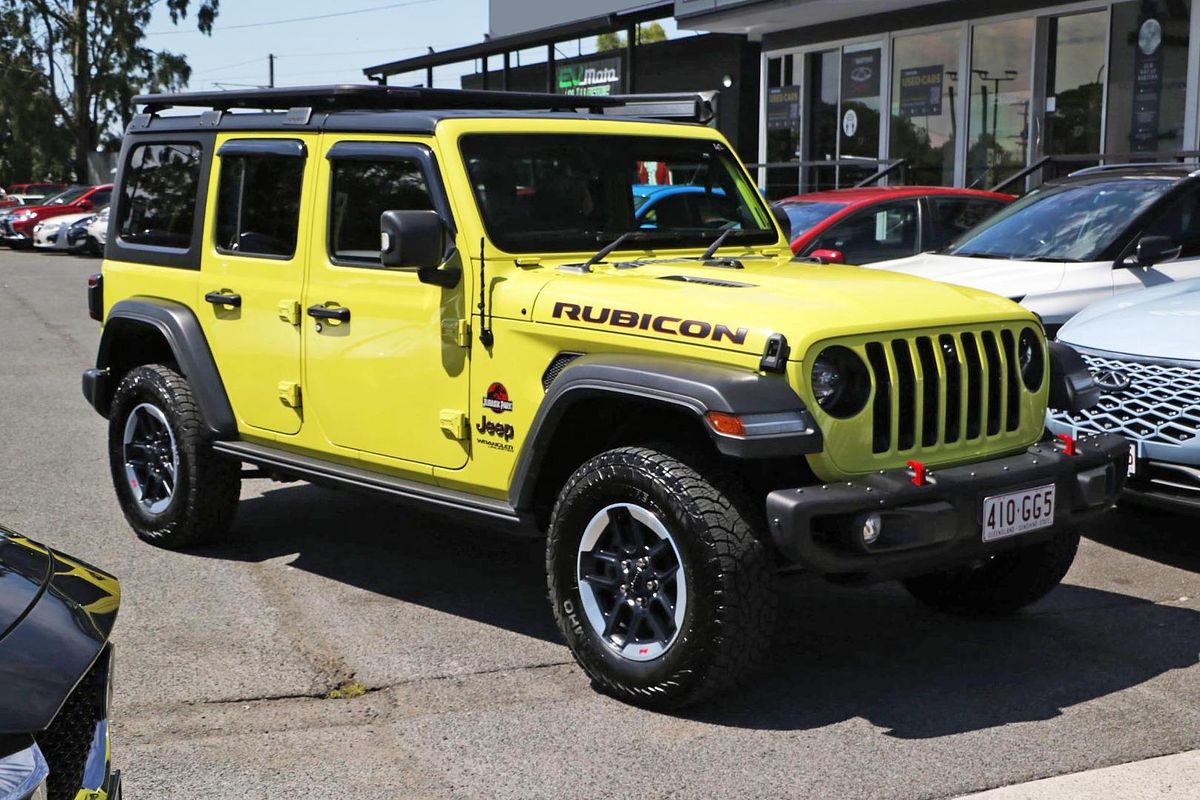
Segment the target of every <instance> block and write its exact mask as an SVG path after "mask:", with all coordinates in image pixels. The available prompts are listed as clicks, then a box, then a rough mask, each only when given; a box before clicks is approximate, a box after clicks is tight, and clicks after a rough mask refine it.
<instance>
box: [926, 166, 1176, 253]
mask: <svg viewBox="0 0 1200 800" xmlns="http://www.w3.org/2000/svg"><path fill="white" fill-rule="evenodd" d="M1173 184H1174V181H1172V180H1168V179H1162V178H1113V179H1110V180H1098V181H1092V182H1088V183H1069V184H1051V185H1047V186H1043V187H1041V188H1039V189H1035V190H1034V191H1032V192H1030V193H1029V194H1027V195H1025V196H1024V197H1022V198H1021V199H1020V200H1018V201H1016V202H1015V203H1013V204H1012V205H1010V206H1008V207H1006V208H1005V209H1004V210H1003V211H1000V212H999V213H997V214H995V215H993V216H992V217H989V218H988V219H986V220H984V221H983V222H982V223H981V224H980V225H979V226H978V227H976V228H973V229H972V230H970V231H968V232H967V233H966V234H964V235H963V236H962V238H960V239H959V240H958V241H956V242H954V243H953V244H951V245H950V246H949V247H947V248H946V249H945V250H944V251H943V252H945V253H947V254H949V255H955V256H971V257H974V258H1006V259H1022V260H1027V261H1095V260H1097V259H1099V258H1100V254H1101V253H1103V252H1104V251H1105V250H1106V249H1107V248H1108V247H1109V246H1110V245H1112V244H1113V243H1114V242H1115V241H1116V239H1117V237H1118V236H1120V235H1121V233H1122V232H1124V231H1125V229H1126V228H1127V227H1128V226H1129V223H1130V221H1131V220H1133V219H1134V218H1135V217H1137V216H1138V215H1139V214H1141V213H1142V212H1143V211H1145V210H1146V209H1147V208H1149V207H1150V204H1151V203H1153V202H1154V201H1155V200H1157V199H1159V198H1160V197H1162V196H1163V194H1165V193H1166V192H1167V191H1168V190H1169V189H1170V188H1171V186H1172V185H1173Z"/></svg>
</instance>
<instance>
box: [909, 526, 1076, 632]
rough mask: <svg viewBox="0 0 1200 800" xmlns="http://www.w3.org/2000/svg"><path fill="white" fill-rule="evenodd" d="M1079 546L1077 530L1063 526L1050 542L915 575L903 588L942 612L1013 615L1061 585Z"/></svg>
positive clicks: (970, 614)
mask: <svg viewBox="0 0 1200 800" xmlns="http://www.w3.org/2000/svg"><path fill="white" fill-rule="evenodd" d="M1078 549H1079V532H1078V531H1077V530H1074V529H1068V530H1065V531H1059V532H1058V533H1056V534H1055V535H1054V537H1053V538H1051V539H1049V540H1047V541H1045V542H1041V543H1040V544H1034V545H1027V546H1025V547H1021V548H1019V549H1016V550H1009V551H1007V552H1004V553H997V554H996V555H994V556H992V557H991V558H989V559H988V560H986V561H984V562H982V563H981V564H973V565H970V566H966V567H960V568H957V569H953V570H946V571H943V572H934V573H930V574H928V575H921V576H919V577H916V578H910V579H908V580H906V581H904V588H905V589H907V590H908V591H909V593H911V594H912V596H913V597H915V598H916V599H918V600H920V601H921V602H922V603H924V604H926V605H928V606H931V607H933V608H936V609H938V610H940V611H948V612H950V613H953V614H962V615H964V616H1000V615H1004V614H1012V613H1014V612H1016V611H1018V610H1020V609H1022V608H1024V607H1025V606H1027V605H1030V604H1031V603H1034V602H1037V601H1038V600H1040V599H1042V598H1043V597H1045V596H1046V595H1047V594H1049V593H1050V591H1051V590H1052V589H1053V588H1054V587H1055V586H1058V584H1059V583H1061V582H1062V579H1063V578H1064V577H1065V576H1066V574H1067V570H1069V569H1070V568H1071V564H1072V563H1073V562H1074V561H1075V553H1076V551H1077V550H1078Z"/></svg>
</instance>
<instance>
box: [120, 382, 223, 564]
mask: <svg viewBox="0 0 1200 800" xmlns="http://www.w3.org/2000/svg"><path fill="white" fill-rule="evenodd" d="M108 457H109V466H110V468H111V471H112V479H113V487H114V488H115V489H116V492H117V500H118V502H119V503H120V504H121V510H122V511H123V512H124V513H125V519H127V520H128V521H129V524H130V526H132V527H133V530H134V532H135V533H137V535H138V536H139V537H140V538H141V539H142V540H144V541H147V542H149V543H150V544H153V545H157V546H158V547H165V548H168V549H172V550H173V549H176V548H180V547H188V546H191V545H197V544H203V543H206V542H212V541H216V540H218V539H220V538H222V537H223V536H224V535H225V534H226V533H227V532H228V530H229V527H230V525H231V524H232V523H233V517H234V513H235V512H236V510H237V503H238V495H239V493H240V491H241V464H239V463H238V462H237V461H234V460H230V459H226V458H222V457H220V456H218V455H217V454H216V453H214V452H213V449H212V444H211V442H210V441H209V439H208V437H207V435H206V429H205V426H204V421H203V419H202V418H201V416H200V409H199V407H198V406H197V405H196V400H195V398H194V397H193V395H192V390H191V387H190V386H189V385H188V382H187V380H186V379H185V378H184V377H183V376H181V375H179V373H177V372H175V371H174V370H172V369H170V368H169V367H165V366H162V365H160V364H150V365H147V366H142V367H136V368H134V369H132V370H130V371H129V372H128V373H127V374H126V375H125V377H124V378H122V379H121V382H120V384H118V386H117V390H116V392H115V393H114V394H113V401H112V407H111V410H110V412H109V421H108Z"/></svg>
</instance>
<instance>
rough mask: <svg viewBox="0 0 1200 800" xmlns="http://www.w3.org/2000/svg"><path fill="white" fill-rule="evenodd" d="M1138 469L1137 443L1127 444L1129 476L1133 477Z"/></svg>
mask: <svg viewBox="0 0 1200 800" xmlns="http://www.w3.org/2000/svg"><path fill="white" fill-rule="evenodd" d="M1137 468H1138V449H1137V442H1130V443H1129V476H1130V477H1133V476H1134V475H1136V474H1137Z"/></svg>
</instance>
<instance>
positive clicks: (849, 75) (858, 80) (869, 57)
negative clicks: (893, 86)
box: [842, 48, 880, 101]
mask: <svg viewBox="0 0 1200 800" xmlns="http://www.w3.org/2000/svg"><path fill="white" fill-rule="evenodd" d="M879 56H880V53H879V48H875V49H874V50H860V51H858V52H856V53H844V54H843V55H842V100H843V101H844V100H866V99H867V98H871V97H878V96H879V64H880V58H879Z"/></svg>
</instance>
